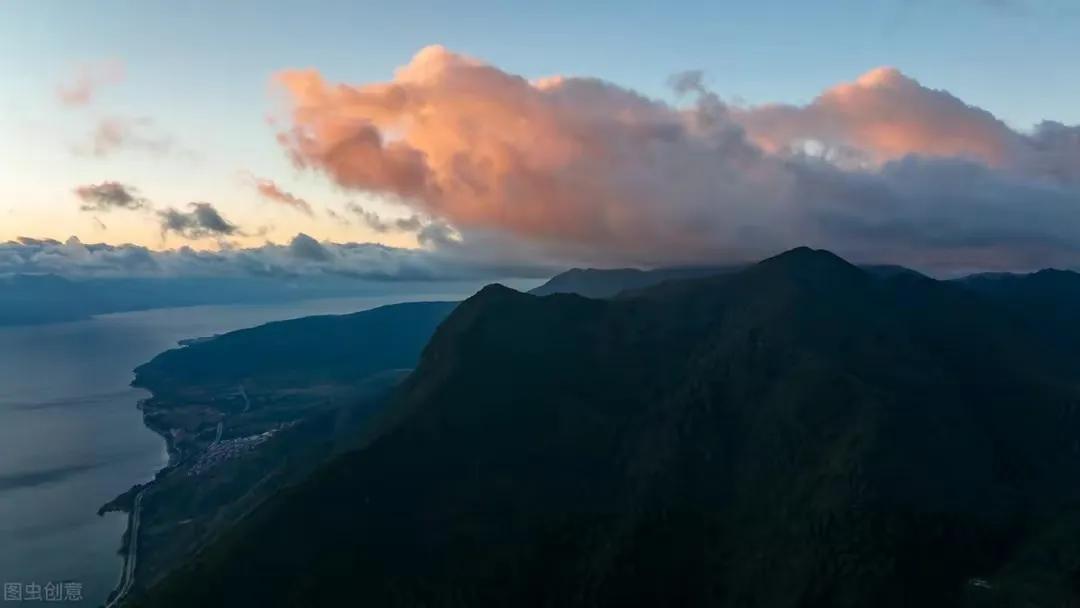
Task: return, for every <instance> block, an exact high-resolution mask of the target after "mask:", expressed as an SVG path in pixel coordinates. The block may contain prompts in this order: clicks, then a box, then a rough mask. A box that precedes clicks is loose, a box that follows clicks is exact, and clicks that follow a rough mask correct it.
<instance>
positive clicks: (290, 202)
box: [251, 176, 313, 215]
mask: <svg viewBox="0 0 1080 608" xmlns="http://www.w3.org/2000/svg"><path fill="white" fill-rule="evenodd" d="M251 182H252V184H253V185H254V186H255V190H256V191H257V192H258V193H259V194H260V195H261V196H262V197H263V198H265V199H267V200H271V201H274V202H275V203H280V204H282V205H286V206H288V207H292V208H293V209H296V210H297V211H300V212H301V213H303V214H305V215H312V214H313V211H312V210H311V204H310V203H308V202H307V201H306V200H304V199H302V198H300V197H298V196H296V195H294V194H292V193H291V192H286V191H285V190H282V189H281V188H280V187H278V185H277V184H276V183H274V181H273V180H269V179H263V178H258V177H254V176H252V178H251Z"/></svg>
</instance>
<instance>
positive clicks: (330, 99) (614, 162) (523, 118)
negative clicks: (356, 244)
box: [278, 47, 771, 249]
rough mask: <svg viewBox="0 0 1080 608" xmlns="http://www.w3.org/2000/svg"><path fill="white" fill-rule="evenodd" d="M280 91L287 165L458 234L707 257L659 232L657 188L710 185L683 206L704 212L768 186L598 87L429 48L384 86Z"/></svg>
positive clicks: (635, 102) (681, 125)
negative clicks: (670, 248) (286, 96)
mask: <svg viewBox="0 0 1080 608" xmlns="http://www.w3.org/2000/svg"><path fill="white" fill-rule="evenodd" d="M278 80H279V82H280V83H281V84H282V85H284V87H285V88H286V90H287V91H288V92H289V93H290V95H291V99H292V101H293V103H294V107H293V114H292V123H293V126H292V128H291V129H290V130H288V131H287V132H285V133H283V134H282V135H281V137H280V139H281V141H282V143H283V144H284V145H285V146H286V147H287V148H288V150H289V151H290V153H291V154H292V156H293V158H294V160H295V161H296V163H297V164H299V165H301V166H304V167H312V168H317V169H320V170H322V171H325V172H326V173H328V174H329V175H330V176H331V177H332V178H333V179H334V180H335V181H336V182H337V183H339V184H340V185H342V186H345V187H348V188H354V189H359V190H367V191H375V192H380V193H387V194H393V195H396V196H398V197H400V198H402V199H404V200H405V201H407V202H409V203H410V204H412V205H414V206H415V207H417V208H419V210H421V211H423V212H425V213H428V214H430V215H434V216H437V217H442V218H445V219H447V220H449V221H450V222H451V223H453V224H454V225H459V226H462V227H467V228H479V229H499V230H506V231H509V232H512V233H515V234H519V235H527V236H529V237H535V238H539V239H547V240H558V241H563V242H569V243H574V242H579V243H584V244H588V245H589V246H592V245H594V244H607V245H610V246H611V247H613V248H615V249H634V248H636V247H638V246H639V245H641V246H644V245H646V244H647V243H648V242H655V241H656V240H657V239H661V240H671V241H673V242H674V241H681V242H683V243H684V244H685V246H694V245H693V242H694V241H695V240H697V241H699V243H698V245H699V246H711V241H712V238H711V236H710V237H708V238H704V239H703V238H702V237H703V236H704V235H701V234H697V235H695V234H694V233H695V232H700V228H703V227H704V226H702V225H698V228H697V229H695V227H694V225H693V224H692V223H685V224H681V223H680V222H677V221H676V222H660V221H659V220H660V219H661V218H662V217H663V216H665V215H666V214H665V210H664V208H663V207H664V204H665V201H664V199H665V198H666V197H667V194H668V190H669V186H668V185H665V184H671V183H677V182H683V181H685V180H684V179H683V174H684V173H686V172H699V171H700V172H701V173H702V174H711V175H713V176H714V178H715V179H712V180H707V182H709V183H702V184H696V185H695V186H694V187H695V188H698V189H707V190H708V191H710V192H706V191H699V192H696V193H687V194H688V195H690V194H693V195H694V196H698V197H701V198H702V200H704V199H705V198H706V197H707V196H709V195H721V196H722V195H723V194H724V193H725V192H730V193H731V194H733V195H735V196H738V195H739V192H737V191H738V190H745V189H747V185H746V184H747V182H753V181H756V180H765V181H771V177H770V176H767V175H763V174H761V172H760V171H759V170H758V169H759V168H757V167H754V168H751V167H749V166H745V165H747V163H749V162H750V161H751V160H752V159H753V158H755V157H756V155H757V151H756V150H755V149H753V148H752V147H751V146H749V145H748V144H746V143H745V142H743V141H741V139H739V138H729V139H725V136H724V135H723V134H720V135H719V138H720V139H721V140H723V141H721V142H712V141H708V140H709V138H710V135H709V134H703V135H702V136H701V138H700V142H695V141H691V139H690V138H689V133H688V129H689V128H690V126H689V125H688V124H687V123H686V119H685V118H684V117H682V116H681V115H680V114H679V113H677V112H674V111H672V110H671V109H670V108H669V107H667V106H665V105H663V104H659V103H656V102H654V101H651V100H648V99H646V98H644V97H641V96H639V95H637V94H635V93H633V92H630V91H627V90H624V89H621V88H618V87H615V86H613V85H610V84H608V83H605V82H602V81H599V80H591V79H572V78H561V79H547V80H544V81H541V82H537V83H530V82H529V81H527V80H526V79H524V78H521V77H518V76H515V75H511V74H507V73H505V72H502V71H500V70H498V69H497V68H494V67H492V66H488V65H485V64H483V63H480V62H478V61H476V60H474V59H471V58H467V57H463V56H461V55H457V54H454V53H451V52H449V51H447V50H446V49H443V48H441V47H428V48H426V49H424V50H422V51H420V52H419V53H418V54H417V55H416V56H415V57H414V58H413V60H412V61H411V62H410V63H409V64H408V65H407V66H405V67H403V68H401V69H399V70H398V71H397V73H396V76H395V78H394V80H393V81H391V82H387V83H377V84H370V85H362V86H347V85H334V84H331V83H327V82H326V81H325V80H323V78H322V77H321V76H319V74H317V73H315V72H312V71H292V72H285V73H282V74H280V75H279V76H278ZM713 143H723V144H724V145H727V146H728V149H727V150H726V151H725V154H726V155H727V158H726V159H725V164H727V165H729V166H728V167H723V168H719V169H717V168H714V167H706V166H703V163H706V161H707V160H708V159H707V156H708V150H707V148H706V146H711V145H712V144H713ZM696 147H701V149H700V150H698V152H700V154H697V155H696V156H697V157H696V158H695V152H694V150H693V148H696ZM688 148H690V149H688ZM668 152H673V153H675V154H668ZM744 161H745V162H744ZM744 169H748V170H744ZM735 172H738V175H736V174H734V173H735ZM728 198H729V200H730V198H731V197H728ZM745 202H746V203H749V201H745ZM661 233H662V234H661Z"/></svg>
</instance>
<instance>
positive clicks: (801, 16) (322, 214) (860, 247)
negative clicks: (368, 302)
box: [0, 0, 1080, 272]
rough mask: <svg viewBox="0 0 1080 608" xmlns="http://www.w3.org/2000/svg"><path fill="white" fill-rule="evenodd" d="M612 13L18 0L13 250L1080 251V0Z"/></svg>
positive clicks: (4, 203) (546, 257) (714, 255)
mask: <svg viewBox="0 0 1080 608" xmlns="http://www.w3.org/2000/svg"><path fill="white" fill-rule="evenodd" d="M585 4H587V6H582V3H576V2H548V3H532V2H530V3H512V2H465V3H463V2H453V3H451V2H442V3H439V2H429V3H415V2H394V3H362V2H330V1H325V2H303V3H299V2H272V1H266V0H264V1H260V2H247V1H236V2H228V3H220V2H209V1H206V2H197V1H188V2H184V1H171V2H165V1H149V0H148V1H134V0H132V1H126V2H123V1H110V0H100V1H95V2H66V1H51V0H0V82H3V83H4V85H3V86H0V242H3V241H9V240H11V241H14V240H15V239H17V238H19V237H31V238H33V239H38V240H41V239H52V240H55V241H57V242H58V244H56V245H55V247H57V248H59V247H60V245H59V244H60V243H63V242H64V241H66V240H68V238H69V237H71V236H74V237H77V239H78V240H79V241H80V242H81V243H104V244H108V245H109V246H111V247H113V248H116V247H121V246H123V245H124V244H128V243H130V244H132V245H133V246H134V247H138V248H141V249H145V250H147V251H151V252H156V251H160V250H165V251H169V250H175V249H177V248H181V247H190V248H193V249H195V250H210V251H220V250H229V249H236V248H241V249H258V248H262V247H266V246H268V245H267V244H268V243H269V244H276V245H277V246H280V247H286V246H291V245H294V244H296V238H297V235H298V234H303V235H305V236H306V237H308V238H309V239H312V240H313V241H314V242H316V243H317V244H319V245H320V246H322V247H326V248H329V249H327V251H328V253H325V256H330V257H332V258H334V262H335V263H334V267H335V268H340V267H341V266H342V265H347V264H352V263H356V264H364V263H369V262H368V261H365V260H367V258H364V260H356V259H354V258H352V257H349V256H345V255H343V254H342V255H340V256H339V254H340V253H341V251H342V250H340V249H337V247H338V246H339V245H341V244H349V243H353V244H357V243H373V244H377V245H381V246H386V247H388V248H389V250H399V249H412V250H421V251H428V252H431V253H432V254H433V255H434V254H438V253H440V252H441V253H445V254H446V255H451V256H454V257H456V258H460V259H468V260H474V259H475V260H479V259H485V258H486V259H487V260H488V262H490V260H491V259H492V258H496V259H498V260H501V261H507V262H509V263H512V264H519V263H520V264H522V265H527V264H528V263H529V262H530V261H535V262H536V264H537V265H543V266H545V267H547V266H550V265H552V264H554V265H559V264H590V265H644V266H648V265H660V264H673V263H677V264H683V263H709V262H724V261H729V260H731V259H745V258H753V257H755V256H761V255H767V254H768V253H770V252H775V250H779V249H782V248H784V247H788V246H796V245H800V244H812V245H820V246H824V247H829V248H831V249H835V250H838V252H840V253H842V254H846V255H849V256H853V257H857V258H860V259H861V260H865V261H882V262H895V263H905V264H909V265H913V266H919V267H922V268H927V269H941V270H943V271H960V270H970V269H1027V268H1032V267H1038V266H1041V265H1057V266H1070V267H1074V266H1080V255H1078V252H1080V216H1078V214H1080V211H1077V210H1074V209H1076V208H1077V206H1078V205H1080V195H1078V192H1080V129H1077V128H1076V127H1074V125H1080V73H1078V72H1080V67H1078V65H1077V63H1076V62H1075V58H1076V57H1078V56H1080V37H1077V36H1076V35H1075V33H1076V32H1077V31H1080V5H1076V3H1075V2H1071V1H1070V0H1060V1H1056V0H1041V1H1040V0H936V1H933V2H932V1H930V0H873V1H865V0H864V1H859V2H856V1H854V0H851V1H848V0H833V1H828V2H814V3H808V2H778V1H769V0H758V1H755V2H711V3H691V2H686V3H677V2H668V3H655V2H648V3H645V2H641V3H638V2H620V3H585ZM522 83H524V84H522ZM388 91H390V92H388ZM395 96H397V97H395ZM402 99H404V100H406V101H402ZM522 121H524V122H525V123H527V124H523V122H522ZM1045 121H1052V122H1050V123H1047V122H1045ZM307 242H308V241H306V240H301V242H300V245H299V249H300V250H303V246H304V244H306V243H307ZM22 246H23V247H33V248H35V249H34V250H33V251H32V252H31V251H30V250H28V249H27V250H23V249H19V248H18V246H17V245H15V244H10V246H9V247H8V248H7V250H3V249H0V272H3V271H5V270H8V271H12V270H14V271H18V270H19V269H20V268H23V267H21V266H19V264H24V266H25V268H23V269H26V268H30V266H29V265H26V264H27V259H28V256H30V255H35V256H38V255H40V251H39V250H40V248H41V247H43V246H45V247H46V248H47V247H51V246H53V245H48V244H46V245H41V244H40V243H39V244H34V245H27V244H26V243H24V244H23V245H22ZM76 249H78V248H77V247H76ZM354 249H355V248H354ZM5 251H6V252H7V253H6V255H7V256H8V258H6V259H7V260H8V262H5V261H4V259H5V258H3V257H2V256H3V255H5V253H4V252H5ZM57 251H60V250H59V249H58V250H57ZM98 251H101V250H84V249H78V250H77V251H74V253H73V251H72V249H71V247H68V249H67V250H63V252H62V255H61V257H64V256H67V257H68V258H70V257H71V256H76V257H80V256H81V258H86V257H87V256H91V257H92V256H93V255H96V254H97V252H98ZM275 251H277V250H275ZM350 251H352V250H350ZM58 255H59V254H58ZM323 255H324V254H323V253H317V254H315V257H311V256H309V257H308V258H307V259H306V263H310V262H312V261H315V259H316V258H317V257H319V256H323ZM410 255H413V254H410ZM339 258H340V259H339ZM11 260H15V261H11ZM5 264H6V265H5ZM35 264H36V265H35V266H33V269H42V268H44V269H45V270H55V268H52V267H49V266H47V265H46V266H42V265H41V263H40V260H38V261H37V262H35ZM84 267H85V264H84Z"/></svg>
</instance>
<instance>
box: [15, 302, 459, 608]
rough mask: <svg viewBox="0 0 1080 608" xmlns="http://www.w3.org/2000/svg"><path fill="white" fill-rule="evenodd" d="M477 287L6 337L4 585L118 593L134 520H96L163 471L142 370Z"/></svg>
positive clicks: (28, 330) (132, 318)
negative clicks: (192, 353)
mask: <svg viewBox="0 0 1080 608" xmlns="http://www.w3.org/2000/svg"><path fill="white" fill-rule="evenodd" d="M475 287H476V286H468V287H466V286H461V285H458V284H453V285H450V286H448V291H451V290H452V293H447V294H438V295H435V294H422V295H401V294H396V295H392V296H385V297H359V298H340V299H326V300H309V301H304V302H294V303H289V304H279V305H267V306H202V307H192V308H180V309H161V310H151V311H143V312H133V313H123V314H115V315H105V316H102V317H98V318H94V319H91V320H88V321H79V322H73V323H58V324H50V325H36V326H14V327H0V582H11V583H22V584H27V583H36V584H40V585H43V586H44V585H45V584H46V583H48V582H50V581H51V582H54V583H56V582H62V581H77V582H81V583H82V584H83V595H84V598H85V599H84V601H83V602H82V603H81V604H79V605H86V606H97V605H100V604H101V603H102V602H103V601H104V599H105V598H106V597H107V596H108V594H109V592H110V591H111V590H112V588H113V587H114V585H115V584H116V582H117V578H118V576H119V572H120V567H121V563H122V560H121V558H120V557H119V555H118V553H117V551H118V549H119V547H120V544H121V536H122V535H123V533H124V529H125V528H126V525H127V517H126V516H125V515H124V514H117V513H112V514H108V515H106V516H104V517H98V516H97V514H96V512H97V510H98V508H99V507H100V506H101V505H102V504H104V503H105V502H107V501H109V500H111V499H113V498H114V497H116V496H117V495H118V494H120V493H121V492H123V491H125V490H127V489H128V488H129V487H131V486H132V485H133V484H136V483H140V482H144V481H147V480H149V479H151V478H152V477H153V476H154V474H155V472H156V471H157V470H158V469H160V468H161V467H162V466H164V464H165V462H166V459H167V458H166V454H165V448H164V442H163V441H162V439H161V438H160V437H159V436H157V435H155V434H154V433H152V432H151V431H149V430H148V429H147V428H146V427H144V426H143V424H142V416H141V414H140V412H139V411H138V410H137V409H136V405H137V403H138V401H139V400H140V399H142V398H144V397H146V396H147V393H146V392H145V391H143V390H141V389H133V388H130V387H129V386H128V384H129V383H130V382H131V379H132V370H133V369H134V368H135V367H136V366H138V365H139V364H141V363H144V362H146V361H148V360H150V359H151V358H152V357H153V356H154V355H156V354H158V353H160V352H162V351H164V350H167V349H169V348H173V347H175V346H176V343H177V341H178V340H181V339H184V338H192V337H199V336H209V335H213V334H215V333H220V332H225V331H230V330H234V329H239V328H243V327H250V326H253V325H258V324H261V323H265V322H268V321H274V320H281V319H289V318H296V317H303V316H308V315H314V314H337V313H348V312H355V311H359V310H364V309H368V308H373V307H375V306H380V305H384V304H390V303H395V302H403V301H415V300H428V301H430V300H456V299H461V298H463V297H467V296H468V295H469V294H471V293H472V292H473V291H474V289H475ZM7 603H9V604H13V603H12V602H7ZM67 605H71V604H70V603H68V604H67Z"/></svg>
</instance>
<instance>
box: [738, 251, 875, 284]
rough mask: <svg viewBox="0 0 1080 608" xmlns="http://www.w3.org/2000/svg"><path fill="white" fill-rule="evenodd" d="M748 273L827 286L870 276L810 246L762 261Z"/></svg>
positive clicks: (862, 280) (850, 264)
mask: <svg viewBox="0 0 1080 608" xmlns="http://www.w3.org/2000/svg"><path fill="white" fill-rule="evenodd" d="M748 274H750V275H751V276H763V275H766V276H782V277H785V278H788V279H795V280H797V281H799V282H801V283H812V284H819V283H822V284H827V285H841V284H851V283H863V282H865V281H866V280H867V279H868V278H869V277H870V275H868V274H867V273H866V272H865V271H863V270H862V269H860V268H859V267H858V266H855V265H854V264H852V263H851V262H848V261H847V260H845V259H843V258H841V257H840V256H838V255H836V254H835V253H832V252H830V251H826V250H824V249H811V248H809V247H797V248H795V249H791V250H789V251H785V252H784V253H781V254H779V255H776V256H773V257H771V258H768V259H766V260H763V261H762V262H759V263H758V264H756V265H755V266H752V267H751V268H750V269H749V270H748Z"/></svg>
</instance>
